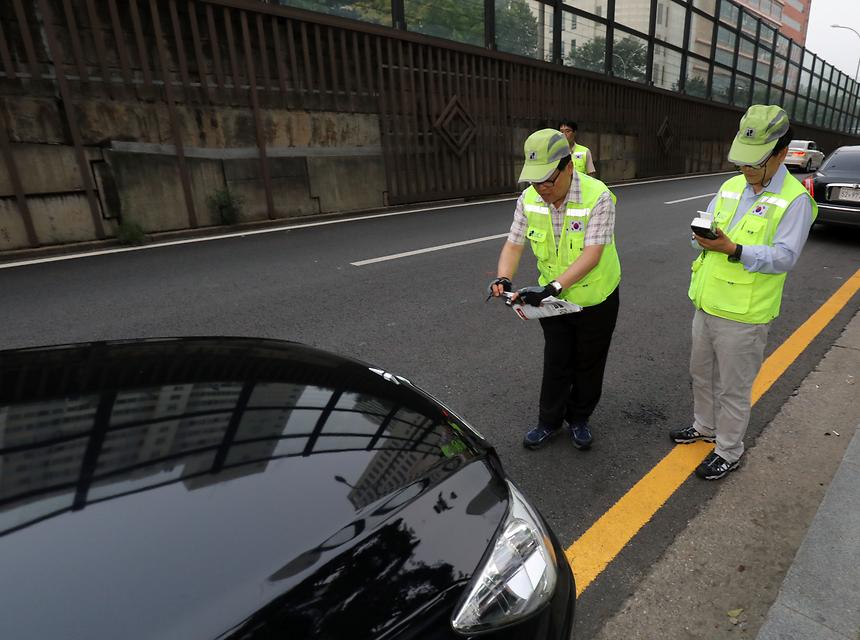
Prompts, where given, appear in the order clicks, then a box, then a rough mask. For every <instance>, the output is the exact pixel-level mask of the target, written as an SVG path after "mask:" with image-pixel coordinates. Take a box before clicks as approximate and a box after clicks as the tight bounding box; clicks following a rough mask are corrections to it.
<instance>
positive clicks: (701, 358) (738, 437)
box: [690, 309, 770, 462]
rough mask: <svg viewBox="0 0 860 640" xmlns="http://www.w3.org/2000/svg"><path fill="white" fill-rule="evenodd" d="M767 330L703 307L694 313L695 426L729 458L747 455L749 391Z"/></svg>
mask: <svg viewBox="0 0 860 640" xmlns="http://www.w3.org/2000/svg"><path fill="white" fill-rule="evenodd" d="M769 328H770V325H767V324H744V323H743V322H735V321H734V320H726V319H725V318H718V317H716V316H712V315H710V314H708V313H705V312H704V311H702V310H700V309H696V315H695V316H693V349H692V351H691V353H690V375H691V376H692V377H693V417H694V422H693V426H694V427H695V429H696V431H698V432H699V433H701V434H703V435H708V436H712V435H716V438H717V444H716V449H715V451H716V453H717V455H719V456H721V457H723V458H724V459H725V460H728V461H729V462H734V461H735V460H738V459H739V458H740V457H741V456H742V455H743V453H744V434H746V431H747V426H748V425H749V420H750V408H751V403H750V394H751V392H752V385H753V382H754V381H755V378H756V376H757V375H758V372H759V369H760V368H761V363H762V359H763V358H764V347H765V344H767V332H768V329H769Z"/></svg>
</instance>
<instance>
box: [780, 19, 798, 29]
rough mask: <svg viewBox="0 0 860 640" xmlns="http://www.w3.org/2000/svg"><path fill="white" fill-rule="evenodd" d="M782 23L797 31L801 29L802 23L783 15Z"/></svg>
mask: <svg viewBox="0 0 860 640" xmlns="http://www.w3.org/2000/svg"><path fill="white" fill-rule="evenodd" d="M782 24H784V25H785V26H786V27H790V28H791V29H794V30H795V31H800V23H799V22H798V21H797V20H792V19H791V18H789V17H788V16H783V18H782Z"/></svg>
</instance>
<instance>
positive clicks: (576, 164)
mask: <svg viewBox="0 0 860 640" xmlns="http://www.w3.org/2000/svg"><path fill="white" fill-rule="evenodd" d="M572 152H573V153H572V155H573V168H574V169H576V170H577V171H579V172H580V173H585V174H588V170H587V167H588V163H587V162H586V160H587V157H586V155H587V154H588V147H583V146H582V145H581V144H574V145H573V149H572Z"/></svg>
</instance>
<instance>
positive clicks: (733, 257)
mask: <svg viewBox="0 0 860 640" xmlns="http://www.w3.org/2000/svg"><path fill="white" fill-rule="evenodd" d="M743 250H744V246H743V245H742V244H736V245H735V252H734V253H733V254H732V255H730V256H729V262H740V261H741V253H743Z"/></svg>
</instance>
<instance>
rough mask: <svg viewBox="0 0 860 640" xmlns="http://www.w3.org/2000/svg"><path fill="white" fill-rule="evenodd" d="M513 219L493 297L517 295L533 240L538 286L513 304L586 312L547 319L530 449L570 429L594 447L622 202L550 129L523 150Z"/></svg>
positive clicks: (579, 441) (577, 442)
mask: <svg viewBox="0 0 860 640" xmlns="http://www.w3.org/2000/svg"><path fill="white" fill-rule="evenodd" d="M524 150H525V164H524V166H523V170H522V172H521V173H520V178H519V181H520V182H528V183H530V186H529V187H528V188H527V189H526V190H525V191H523V192H522V194H521V195H520V197H519V199H518V200H517V205H516V211H515V213H514V221H513V224H512V225H511V230H510V233H509V235H508V239H507V241H506V242H505V245H504V247H502V252H501V254H500V255H499V263H498V270H497V274H498V275H497V277H496V279H495V280H493V281H492V282H491V283H490V293H491V294H492V295H494V296H500V295H502V293H503V292H505V291H511V289H512V284H511V281H512V279H513V277H514V275H515V274H516V271H517V267H518V266H519V263H520V258H521V257H522V254H523V249H524V247H525V243H526V240H528V242H529V244H530V245H531V249H532V251H533V252H534V254H535V257H536V258H537V266H538V271H539V273H540V276H539V279H538V282H539V285H538V286H536V287H526V288H524V289H520V290H519V291H517V292H516V293H515V294H514V299H517V298H520V299H521V300H522V302H524V303H526V304H531V305H535V306H538V305H540V303H541V301H542V300H544V299H545V298H547V297H549V296H555V297H557V298H562V299H564V300H569V301H571V302H574V303H576V304H578V305H580V306H582V307H583V309H582V311H580V312H577V313H570V314H567V315H561V316H555V317H551V318H542V319H541V320H540V324H541V328H542V329H543V333H544V341H545V347H544V364H543V379H542V382H541V391H540V403H539V410H538V422H537V425H535V426H534V427H532V428H530V429H529V430H528V432H527V433H526V435H525V438H524V440H523V445H524V446H525V447H527V448H529V449H537V448H538V447H540V446H541V445H543V444H544V443H546V442H547V441H548V440H549V439H550V437H552V436H553V435H555V434H556V433H558V432H559V431H560V430H561V428H562V426H564V425H565V424H566V425H567V429H568V432H569V434H570V438H571V441H572V442H573V445H574V446H575V447H577V448H578V449H588V448H589V447H590V446H591V443H592V439H593V437H592V434H591V428H590V426H589V424H588V420H589V418H590V417H591V414H592V412H593V411H594V408H595V407H596V406H597V403H598V401H599V400H600V394H601V391H602V388H603V371H604V368H605V366H606V357H607V354H608V353H609V344H610V342H611V340H612V333H613V331H614V330H615V321H616V318H617V317H618V284H619V282H620V281H621V266H620V264H619V262H618V253H617V251H616V249H615V235H614V234H615V196H613V195H612V193H611V192H610V191H609V189H608V188H607V187H606V185H605V184H603V183H602V182H600V181H599V180H596V179H594V178H591V177H589V176H587V175H585V174H582V173H578V172H576V171H574V170H573V164H572V163H571V153H570V147H569V146H568V143H567V140H566V139H565V137H564V135H562V134H561V133H560V132H559V131H556V130H554V129H542V130H541V131H537V132H535V133H533V134H532V135H530V136H529V137H528V139H527V140H526V142H525V145H524Z"/></svg>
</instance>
